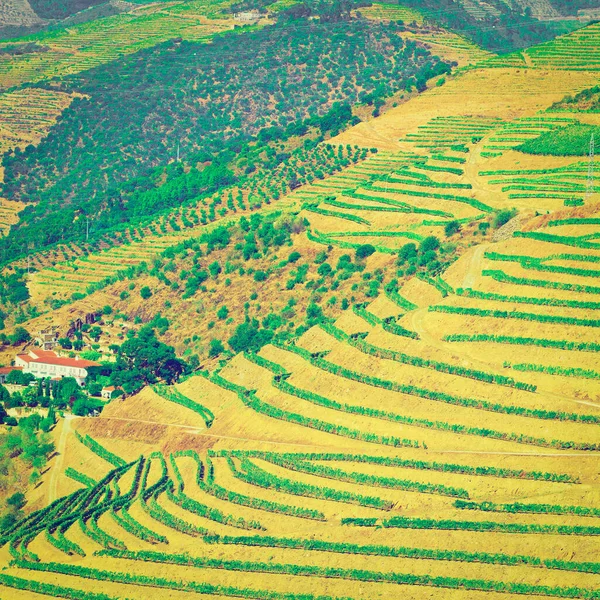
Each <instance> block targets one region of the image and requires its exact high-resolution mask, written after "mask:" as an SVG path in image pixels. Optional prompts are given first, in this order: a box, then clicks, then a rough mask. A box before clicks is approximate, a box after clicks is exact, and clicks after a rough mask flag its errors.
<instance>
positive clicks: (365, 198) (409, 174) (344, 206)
mask: <svg viewBox="0 0 600 600" xmlns="http://www.w3.org/2000/svg"><path fill="white" fill-rule="evenodd" d="M452 127H454V125H452ZM427 135H428V136H429V134H427ZM440 135H441V137H442V138H443V139H444V141H443V142H441V143H440V145H439V146H437V145H435V144H433V147H431V154H430V155H429V156H427V157H425V156H423V155H418V154H414V153H390V152H385V151H384V152H379V153H377V154H376V155H373V156H371V157H369V158H367V159H366V160H365V161H364V162H361V163H359V164H357V165H355V166H351V167H349V168H347V169H345V170H344V171H342V172H341V173H339V174H337V175H333V176H332V177H329V178H327V179H325V180H322V181H315V182H313V183H312V184H311V185H309V186H304V187H302V188H299V189H298V190H296V191H294V192H293V193H292V194H291V195H290V198H292V197H293V198H295V199H296V200H298V201H300V202H302V207H303V209H304V211H305V213H306V217H307V219H308V220H309V221H310V223H311V227H312V230H313V234H314V235H313V239H314V241H318V242H320V243H325V244H331V245H334V246H339V247H342V248H349V249H352V248H356V247H358V246H359V245H361V244H366V243H369V244H372V245H374V246H375V247H376V248H377V249H378V250H379V251H382V252H387V253H390V252H395V251H397V250H398V249H399V248H400V247H401V246H402V245H404V244H406V243H407V242H408V241H411V240H412V241H415V240H416V241H419V240H422V239H423V238H425V237H426V236H428V235H434V234H436V235H439V234H440V233H441V232H442V231H443V229H444V227H445V226H446V225H447V223H448V222H450V221H457V222H458V223H459V224H461V225H462V224H469V223H474V222H476V221H479V220H481V219H484V218H485V217H486V216H487V215H488V213H490V212H491V211H492V207H491V206H489V205H487V204H485V203H484V202H481V201H480V200H479V199H478V198H477V194H476V193H475V192H474V191H473V185H472V184H471V183H468V182H467V180H466V178H465V170H464V169H465V166H464V165H465V163H466V162H467V160H468V154H469V148H467V147H466V146H463V145H461V144H460V143H459V142H456V144H455V143H454V142H452V141H448V140H449V139H450V138H449V137H448V136H447V134H445V133H444V131H441V133H440ZM471 135H472V134H469V143H470V141H471ZM412 141H415V142H416V141H417V140H413V139H411V142H412ZM430 143H431V141H430V138H429V137H428V138H427V148H429V147H430ZM416 145H417V146H418V144H416Z"/></svg>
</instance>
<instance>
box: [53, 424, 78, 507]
mask: <svg viewBox="0 0 600 600" xmlns="http://www.w3.org/2000/svg"><path fill="white" fill-rule="evenodd" d="M72 419H73V415H65V418H64V420H63V425H62V431H61V432H60V438H59V440H58V447H57V448H56V451H57V453H58V456H57V457H56V461H55V462H54V465H53V466H52V471H51V473H50V479H49V481H48V504H50V503H52V502H54V500H56V499H57V498H58V478H59V476H60V474H61V472H62V468H63V463H64V459H65V448H66V447H67V437H68V435H69V432H70V431H71V420H72Z"/></svg>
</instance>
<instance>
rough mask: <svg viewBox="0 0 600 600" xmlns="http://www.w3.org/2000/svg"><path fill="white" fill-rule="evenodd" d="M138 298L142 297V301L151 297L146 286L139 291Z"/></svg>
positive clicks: (150, 291)
mask: <svg viewBox="0 0 600 600" xmlns="http://www.w3.org/2000/svg"><path fill="white" fill-rule="evenodd" d="M140 296H141V297H142V300H148V298H150V297H151V296H152V290H151V289H150V288H149V287H148V286H147V285H145V286H144V287H143V288H141V289H140Z"/></svg>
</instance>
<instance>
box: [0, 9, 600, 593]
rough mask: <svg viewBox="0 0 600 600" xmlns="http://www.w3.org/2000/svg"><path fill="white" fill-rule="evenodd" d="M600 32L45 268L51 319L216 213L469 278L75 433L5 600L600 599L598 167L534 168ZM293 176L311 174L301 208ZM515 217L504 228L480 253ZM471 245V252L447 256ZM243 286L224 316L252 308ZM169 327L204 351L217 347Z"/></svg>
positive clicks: (453, 86) (26, 524)
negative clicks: (57, 308) (284, 222)
mask: <svg viewBox="0 0 600 600" xmlns="http://www.w3.org/2000/svg"><path fill="white" fill-rule="evenodd" d="M465 4H466V3H465ZM475 8H476V7H475V6H474V10H475ZM163 10H166V9H163ZM378 10H388V9H383V8H381V7H379V5H375V6H374V7H373V8H372V9H371V11H378ZM390 10H391V9H390ZM390 18H391V17H390ZM394 18H399V17H394ZM598 31H600V29H598V26H597V25H594V26H591V27H590V28H588V29H586V30H583V31H581V32H577V33H576V34H573V35H572V37H570V38H567V37H565V38H562V39H561V40H558V41H556V42H552V43H550V44H547V45H544V46H542V47H540V48H539V49H531V50H528V51H527V52H526V53H525V54H524V55H522V56H521V59H522V64H519V63H518V60H517V58H515V57H508V58H506V57H503V58H502V59H501V61H502V62H500V59H493V61H494V62H493V63H486V64H487V65H488V66H478V67H477V68H473V69H471V70H468V71H464V72H462V73H461V74H459V75H458V76H456V77H454V78H449V79H448V81H447V82H446V83H445V84H444V85H442V86H438V87H435V88H433V89H431V90H429V91H427V92H425V93H424V94H422V95H419V96H418V97H416V98H413V99H411V100H410V101H408V102H406V103H405V104H401V105H399V106H398V107H396V108H393V109H391V110H390V111H389V112H387V113H386V114H384V115H383V116H382V117H380V118H377V119H372V120H369V121H367V122H363V123H360V124H359V125H357V126H355V127H353V128H352V129H349V130H348V131H346V132H344V133H342V134H341V135H339V136H338V137H337V138H336V139H335V140H334V142H336V143H339V146H337V150H336V148H335V147H334V148H333V149H332V148H331V147H330V146H328V145H326V144H323V145H321V146H320V148H319V150H318V151H317V152H316V153H315V154H314V155H304V156H303V157H302V158H301V159H300V158H299V159H298V161H299V162H291V163H287V164H286V165H285V166H284V167H282V168H281V169H280V170H279V171H277V172H276V173H275V174H273V175H271V176H270V178H267V177H265V176H264V174H260V176H258V177H256V178H255V179H253V180H251V181H250V183H249V184H248V185H246V186H245V187H243V188H240V189H237V188H235V189H231V190H228V191H226V192H225V193H224V194H223V195H219V196H218V197H214V198H211V199H208V200H205V201H204V202H199V203H197V204H194V205H190V206H186V207H184V208H183V209H180V210H178V211H177V212H174V213H173V216H172V217H170V216H164V217H161V218H160V219H159V220H157V221H156V222H155V223H153V224H152V226H151V227H148V228H147V229H145V230H144V232H145V233H144V236H141V235H139V232H138V233H137V234H136V233H134V234H131V232H130V233H129V234H127V236H124V238H123V239H122V240H120V241H119V243H115V244H114V247H112V248H111V249H107V250H104V251H98V252H95V253H88V252H86V253H85V256H81V257H79V258H77V257H76V255H77V254H83V252H81V251H80V252H77V249H74V248H73V249H71V251H72V253H71V254H68V256H67V257H66V258H68V260H65V256H64V255H63V258H62V260H61V259H60V256H59V254H58V253H59V252H65V253H66V252H68V250H67V249H64V250H62V249H61V250H57V251H56V252H57V254H55V255H53V257H54V258H50V257H45V258H44V257H42V258H40V262H39V264H38V265H37V267H38V268H39V270H38V272H37V273H35V274H34V275H32V277H31V279H30V289H31V291H32V294H33V302H34V304H35V305H36V306H40V307H41V306H43V304H44V300H45V299H47V298H51V297H54V298H61V297H64V292H63V291H62V290H63V288H64V287H65V286H66V287H67V289H68V290H69V291H70V292H71V293H72V292H73V291H81V292H84V291H86V290H87V289H88V288H89V286H90V285H92V284H97V283H98V282H100V281H102V280H103V279H105V278H106V277H110V276H112V275H115V274H116V273H117V272H118V271H119V270H122V269H123V268H126V267H127V266H135V265H139V264H140V263H141V262H142V261H147V262H151V261H152V258H153V257H154V256H156V255H157V254H158V253H159V252H160V251H162V250H164V249H165V248H167V247H168V246H169V245H174V244H176V243H178V242H179V241H181V239H184V238H186V237H191V236H192V235H195V234H196V233H199V232H202V231H206V226H207V225H208V223H210V222H213V221H218V218H217V217H216V216H215V214H216V215H218V216H219V217H220V218H223V219H225V218H226V217H229V216H232V215H233V214H234V213H236V214H246V213H250V212H252V211H255V210H259V208H262V209H263V210H271V209H273V208H281V209H282V210H285V211H289V212H290V213H291V212H293V213H299V214H300V215H301V216H302V217H305V218H306V221H307V223H308V224H307V225H306V230H305V237H302V243H303V244H306V245H307V246H306V247H309V246H310V250H304V249H303V252H302V253H301V254H302V255H303V257H305V258H306V257H310V260H311V263H312V261H313V256H314V255H315V254H316V250H317V249H318V250H322V249H326V248H328V247H329V246H331V249H330V251H333V252H338V249H341V250H343V251H347V252H348V253H349V254H352V253H353V251H354V250H355V249H356V248H357V247H358V246H360V245H362V244H365V243H371V244H373V245H374V246H375V248H376V250H377V251H378V252H377V253H375V254H373V255H372V256H369V257H368V258H367V259H366V260H365V274H369V276H370V275H371V274H373V273H376V272H377V269H378V268H380V266H381V265H382V264H383V262H382V261H383V260H386V261H388V260H389V261H390V263H391V261H392V260H393V259H394V258H395V257H394V255H395V253H396V252H397V251H398V249H399V248H400V247H402V246H404V245H405V244H406V243H408V242H413V243H415V244H416V245H418V244H419V243H420V242H421V241H423V240H424V239H425V238H426V237H428V236H431V235H435V236H436V237H438V238H439V239H440V240H442V242H444V248H445V251H446V252H447V253H448V254H449V255H450V256H451V257H453V258H452V260H454V259H456V260H455V261H454V262H452V264H451V265H450V266H449V267H448V268H447V269H446V270H445V271H444V272H443V273H442V274H441V275H440V274H439V273H437V272H435V271H434V272H432V273H425V271H423V270H421V271H419V276H414V277H411V276H410V275H408V274H406V273H405V272H404V271H402V274H401V275H400V274H399V271H398V278H397V279H398V281H397V283H398V286H384V287H383V288H382V289H381V290H380V293H379V295H377V294H374V295H376V296H377V297H376V298H373V299H372V300H370V301H369V302H368V303H366V302H361V303H357V302H355V301H353V302H352V303H351V304H350V306H349V308H348V309H347V310H346V311H344V312H343V313H341V316H340V317H339V318H337V319H335V320H333V319H332V320H331V321H329V322H324V323H322V324H320V325H316V326H314V327H311V328H310V329H308V331H306V332H305V333H303V334H302V335H300V336H299V337H297V338H296V339H294V340H293V341H290V342H288V343H273V344H268V345H266V346H264V347H263V348H262V349H261V350H260V352H258V353H252V352H248V353H240V354H238V355H236V356H235V357H233V358H232V359H231V360H230V361H222V362H221V363H219V364H218V366H217V364H216V363H217V360H215V361H213V363H210V364H211V365H214V367H215V368H211V369H210V370H208V369H206V370H204V369H200V370H199V372H198V373H196V374H194V375H192V376H190V377H189V378H187V379H185V380H184V381H182V382H180V383H178V384H177V385H175V386H166V385H157V386H153V387H151V388H150V387H148V388H145V389H144V390H142V392H140V393H139V394H138V395H135V396H133V397H130V398H127V399H126V400H124V401H120V400H117V401H113V402H111V403H110V404H109V405H108V406H106V408H105V409H104V411H103V412H102V414H101V416H100V417H98V418H86V419H81V418H68V419H64V420H61V421H60V423H59V425H58V426H57V427H56V428H55V430H54V432H53V434H54V436H55V441H56V444H57V447H58V449H59V451H58V454H57V456H55V457H53V458H52V460H51V461H50V465H49V466H50V468H49V470H48V472H47V473H45V474H44V476H43V478H42V481H41V483H40V485H39V486H38V487H37V488H36V489H35V490H32V491H31V492H30V494H29V496H28V500H29V506H28V508H29V509H30V510H31V509H39V510H38V511H37V512H30V514H29V515H28V517H27V518H26V519H25V520H24V521H22V522H20V523H18V524H17V525H15V526H14V527H13V528H12V529H10V530H8V531H6V532H5V533H4V537H3V541H4V546H3V548H2V549H1V550H0V556H1V558H2V561H3V565H4V566H5V567H6V568H4V569H3V570H2V571H1V572H0V585H3V586H5V588H6V589H5V590H4V592H5V594H6V595H7V596H8V597H11V598H13V597H14V598H19V599H20V598H41V597H43V595H46V596H53V597H69V598H86V599H94V600H100V599H102V600H106V599H107V598H130V599H140V600H142V599H148V598H150V599H157V600H158V599H162V598H173V599H178V598H182V599H183V598H195V597H197V598H206V597H215V598H218V597H244V598H260V599H269V600H279V599H281V600H284V599H285V600H289V599H298V600H300V599H302V600H307V599H312V598H321V599H322V600H325V598H352V599H356V600H358V599H364V600H371V599H375V598H381V599H382V600H383V599H391V598H398V599H405V598H411V599H413V598H414V599H419V600H420V599H423V600H425V599H432V598H435V599H440V600H441V599H444V600H446V599H450V600H453V599H456V600H458V599H460V600H463V599H468V600H508V599H509V598H515V597H520V596H528V597H530V598H532V599H542V598H582V599H591V598H598V597H600V562H599V561H598V559H597V556H598V554H597V553H598V551H599V550H600V542H599V540H600V537H599V536H600V482H599V479H598V478H599V474H598V453H599V451H600V433H599V432H600V430H599V427H598V426H599V424H600V368H599V366H598V361H597V354H598V351H599V350H600V338H599V335H598V332H599V331H600V329H599V328H600V284H598V280H599V276H600V269H599V268H598V264H599V263H600V202H599V196H598V190H597V188H596V187H594V188H592V189H588V188H587V185H586V184H587V173H588V166H589V165H588V163H587V160H586V157H585V156H580V157H573V156H571V157H546V156H541V155H536V156H533V155H526V154H524V153H523V152H519V151H518V149H517V147H518V146H519V145H520V144H522V143H524V142H526V141H528V140H530V139H534V138H535V137H536V136H537V135H539V134H543V133H545V132H548V131H557V130H560V129H561V128H563V127H566V126H568V125H569V124H571V123H572V122H573V121H578V120H580V118H581V119H583V118H584V117H581V116H580V115H577V114H573V113H565V114H563V115H558V114H554V113H547V112H544V111H545V110H546V109H547V107H548V106H550V105H551V104H552V103H553V102H555V101H556V100H559V99H561V98H562V97H563V96H564V95H565V94H567V93H570V94H572V93H574V92H576V91H577V90H580V89H582V88H584V87H589V86H591V85H593V84H594V83H595V82H596V81H597V72H594V71H593V69H594V68H595V67H594V64H593V52H594V50H595V49H594V48H593V47H591V45H592V44H593V42H594V40H597V38H598ZM569 40H571V41H569ZM544 48H545V50H543V51H542V49H544ZM585 52H589V53H590V56H591V57H592V63H591V69H590V70H584V69H582V68H581V62H580V60H583V59H581V56H583V55H584V54H585ZM536 57H537V58H536ZM553 57H555V58H553ZM556 57H562V58H561V59H560V60H561V61H562V62H561V68H555V67H556V65H557V64H558V63H557V62H552V61H553V60H556V61H558V60H559V59H558V58H556ZM569 57H571V58H569ZM513 62H514V64H515V66H514V67H511V66H510V65H511V64H512V63H513ZM525 67H529V68H525ZM567 67H570V68H571V70H568V69H567ZM342 144H343V145H342ZM346 144H349V145H346ZM355 144H356V145H358V146H359V147H360V148H369V149H377V150H378V151H377V152H374V151H370V152H368V153H367V152H366V150H365V151H364V152H363V151H361V150H360V149H359V148H356V147H354V145H355ZM294 160H296V159H295V158H294ZM290 165H291V166H290ZM294 165H302V166H303V168H304V166H305V165H309V167H307V168H306V169H305V170H304V176H303V179H302V180H301V181H299V182H298V183H299V186H298V187H297V188H296V189H295V190H294V191H293V192H291V193H285V194H283V193H280V191H278V190H281V189H283V187H284V186H282V182H284V181H287V179H286V176H287V175H286V173H287V171H286V169H292V170H293V168H294ZM324 165H329V167H328V168H326V167H325V166H324ZM307 171H308V175H307V174H306V172H307ZM315 172H319V173H320V175H314V173H315ZM286 189H287V188H286ZM274 191H277V194H274ZM271 203H272V206H269V207H268V208H267V206H266V205H267V204H271ZM511 208H516V209H517V210H518V212H519V214H518V217H517V218H516V219H514V220H511V221H508V223H507V224H506V225H505V226H504V227H500V228H498V229H496V230H495V231H494V232H493V233H492V232H491V229H493V225H490V226H489V227H488V228H487V229H486V228H480V227H479V224H481V223H486V224H492V223H493V222H494V217H495V215H497V213H498V212H499V211H501V210H504V209H511ZM211 215H212V217H213V218H211ZM452 221H457V222H458V224H459V225H460V227H461V228H462V230H461V232H460V234H459V233H453V234H450V235H449V236H446V233H445V228H446V225H447V224H448V223H450V222H452ZM173 224H175V226H174V225H173ZM178 228H179V229H181V230H182V231H181V232H180V233H179V232H177V229H178ZM125 238H127V239H125ZM123 242H127V243H123ZM108 245H109V244H108V243H107V247H108ZM217 256H218V255H217ZM335 256H336V259H337V258H338V256H337V254H336V255H335ZM203 258H206V257H203ZM279 258H281V257H279ZM213 259H214V256H213V257H211V259H210V260H213ZM42 261H46V262H42ZM53 261H54V262H55V263H56V264H54V265H52V264H50V263H51V262H53ZM386 266H387V268H388V269H389V271H390V272H391V273H392V276H393V271H394V269H396V268H397V267H400V266H401V265H399V264H397V265H394V267H392V266H391V264H389V265H388V264H387V263H386ZM282 268H283V267H282ZM230 276H231V278H232V279H234V282H233V283H231V282H230V284H231V286H232V287H231V291H229V292H227V291H225V292H223V290H220V292H223V293H224V294H227V293H229V294H230V295H231V296H233V295H234V294H238V291H237V290H239V287H236V285H238V284H239V281H238V283H237V284H236V281H235V278H236V274H235V271H234V270H232V271H231V274H230ZM240 277H241V275H240ZM357 281H358V280H357ZM387 281H389V280H387ZM213 285H215V286H216V284H214V283H212V282H211V283H210V286H211V287H212V286H213ZM294 285H295V284H293V285H292V287H293V286H294ZM356 285H357V287H358V283H356ZM115 290H116V288H114V287H110V286H108V287H107V288H106V289H104V290H102V291H99V292H95V293H92V294H90V295H89V296H88V297H87V298H86V300H85V301H86V302H87V306H89V307H90V310H91V308H92V307H95V308H96V309H99V308H101V307H102V306H103V304H105V303H106V301H107V298H110V295H109V294H111V293H115ZM211 291H212V290H211ZM289 291H290V290H288V292H289ZM164 293H166V291H165V292H164ZM271 293H273V294H274V293H278V294H279V295H280V296H281V297H282V298H285V294H286V290H285V289H284V286H283V285H281V286H280V288H279V289H278V290H275V289H274V288H273V289H272V290H271ZM115 295H116V294H115ZM156 297H159V298H160V302H161V303H163V305H164V306H166V303H164V302H163V296H159V294H158V293H157V294H156V296H155V299H156ZM205 298H209V296H206V297H205ZM236 300H237V299H236ZM261 300H262V299H261ZM354 300H355V299H354ZM207 301H208V300H207ZM242 301H245V299H242V300H240V301H239V302H240V304H241V302H242ZM73 306H76V305H73ZM156 306H158V304H157V305H156ZM64 308H65V307H63V309H64ZM160 310H162V308H161V309H160ZM240 312H241V311H240ZM44 318H50V316H49V315H46V316H44ZM171 318H173V322H172V330H173V331H175V332H177V331H178V329H177V328H178V327H181V329H180V330H179V331H180V332H181V331H185V335H188V334H189V333H190V332H191V331H193V327H194V326H196V327H198V326H199V325H198V324H199V323H200V317H196V316H195V315H194V314H193V313H192V312H191V311H182V312H181V314H180V315H176V314H173V315H171V314H169V319H171ZM195 319H196V320H195ZM202 319H204V316H203V317H202ZM170 334H173V333H172V332H170ZM173 335H181V334H180V333H179V334H177V333H175V334H173ZM169 341H171V340H169ZM84 593H85V594H87V595H83V594H84ZM78 594H79V595H78Z"/></svg>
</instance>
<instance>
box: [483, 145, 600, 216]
mask: <svg viewBox="0 0 600 600" xmlns="http://www.w3.org/2000/svg"><path fill="white" fill-rule="evenodd" d="M511 158H512V159H513V160H511V161H510V162H509V161H506V162H504V164H503V165H502V166H505V165H508V164H510V167H511V168H494V169H486V170H481V171H480V172H479V175H480V176H481V178H482V180H483V181H484V182H485V185H486V186H488V187H490V188H492V189H493V190H494V191H495V192H496V193H500V194H502V195H503V196H504V197H505V198H506V200H507V203H511V202H512V204H513V205H514V206H518V207H522V208H528V209H529V210H531V209H533V208H535V209H536V210H551V211H556V210H561V209H563V208H564V207H573V206H583V205H584V203H585V196H586V193H587V178H588V166H589V165H588V161H583V160H573V159H572V158H571V159H566V160H565V159H562V158H554V157H552V158H549V157H541V156H540V157H528V160H527V161H519V163H520V164H519V165H516V164H515V162H516V161H515V160H514V159H515V156H512V157H511ZM523 162H527V163H528V164H527V165H524V164H523ZM496 166H497V167H498V166H499V165H496ZM523 167H529V168H523ZM592 191H593V192H594V193H597V192H599V191H600V188H598V187H597V186H596V187H594V189H593V190H592Z"/></svg>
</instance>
